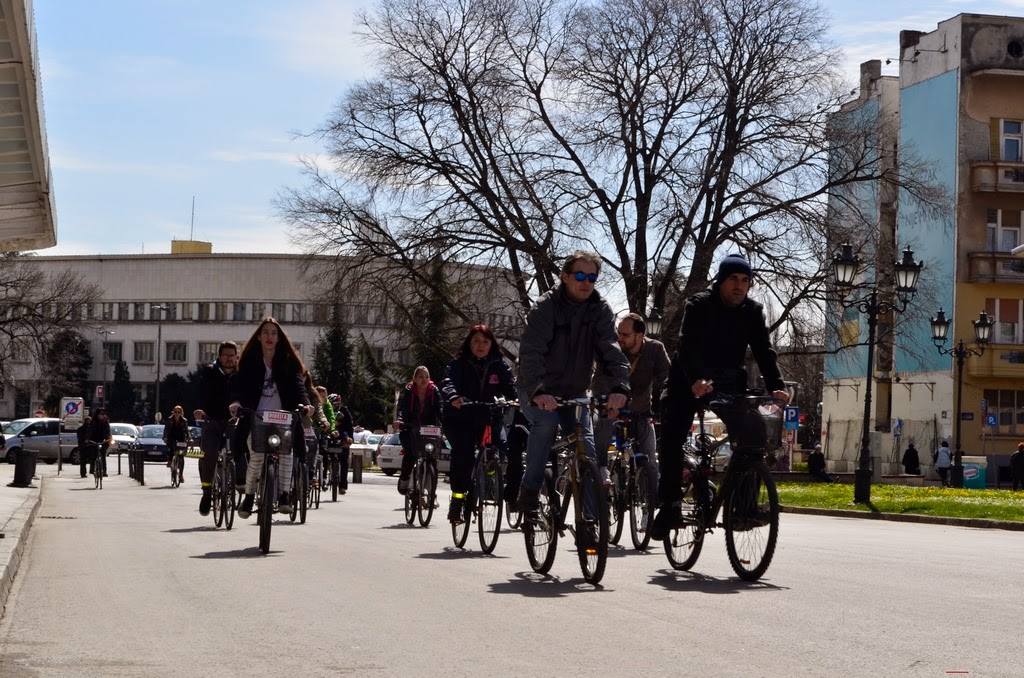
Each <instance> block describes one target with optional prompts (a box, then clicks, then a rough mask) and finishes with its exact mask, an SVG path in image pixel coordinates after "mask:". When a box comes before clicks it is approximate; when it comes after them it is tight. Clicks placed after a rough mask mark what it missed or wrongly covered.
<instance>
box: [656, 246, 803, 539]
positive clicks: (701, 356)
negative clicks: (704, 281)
mask: <svg viewBox="0 0 1024 678" xmlns="http://www.w3.org/2000/svg"><path fill="white" fill-rule="evenodd" d="M753 275H754V273H753V269H752V268H751V267H750V264H749V263H748V262H747V260H746V259H744V258H743V257H742V256H740V255H738V254H730V255H729V256H727V257H726V258H725V259H723V260H722V263H721V264H720V265H719V267H718V275H717V276H716V277H715V282H714V284H713V285H712V286H711V288H710V289H709V290H707V291H704V292H700V293H698V294H695V295H693V296H692V297H691V298H690V299H689V300H687V302H686V306H685V307H684V309H683V323H682V327H681V328H680V331H679V341H678V342H677V343H676V350H675V354H674V355H673V356H672V366H671V369H670V370H669V376H668V382H667V384H666V389H665V395H664V397H663V398H662V406H661V411H662V449H661V454H660V455H659V457H658V465H659V467H660V470H661V483H660V485H659V488H658V495H659V498H660V499H661V510H660V511H659V512H658V515H657V517H655V519H654V522H653V524H652V526H651V537H652V538H654V539H663V538H664V537H665V535H666V534H668V532H669V530H671V529H672V527H673V526H674V525H676V524H678V523H679V521H680V519H681V509H680V506H679V501H680V500H681V499H682V493H683V492H682V474H683V443H684V442H685V441H686V438H687V436H688V435H689V434H690V428H691V427H692V425H693V416H694V414H695V413H696V410H697V404H698V403H697V401H698V399H699V398H703V397H704V396H706V395H708V394H709V393H711V392H712V391H718V392H724V393H743V392H744V391H746V388H747V374H746V371H745V370H744V369H743V363H744V360H745V358H746V353H747V347H748V346H749V347H750V351H751V353H752V354H753V356H754V360H755V361H756V362H757V366H758V368H760V370H761V376H762V377H763V378H764V381H765V385H766V386H767V387H768V388H769V389H770V390H771V391H772V395H773V396H774V397H775V398H777V399H779V400H783V401H786V400H788V399H789V394H788V393H786V391H785V390H784V389H785V384H784V383H783V381H782V373H781V372H780V371H779V365H778V356H777V355H776V353H775V351H774V350H773V349H772V345H771V339H770V337H769V336H768V326H767V323H766V322H765V318H764V307H763V306H761V304H759V303H757V302H756V301H754V300H752V299H750V298H749V297H748V296H747V293H748V292H749V290H750V283H751V279H752V278H753ZM716 412H717V413H718V415H719V416H720V417H721V418H722V421H723V422H724V423H725V425H726V428H728V429H729V432H730V435H732V436H734V440H736V441H737V443H740V444H743V445H748V446H750V447H755V446H757V445H759V444H760V445H762V446H763V444H764V442H765V441H764V437H765V432H764V426H763V424H762V425H761V426H760V428H758V426H757V424H759V423H760V419H759V418H758V421H757V422H753V421H752V420H750V419H749V418H747V417H745V416H744V414H745V412H743V411H739V410H722V411H719V410H716Z"/></svg>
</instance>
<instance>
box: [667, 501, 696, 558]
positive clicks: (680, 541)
mask: <svg viewBox="0 0 1024 678" xmlns="http://www.w3.org/2000/svg"><path fill="white" fill-rule="evenodd" d="M682 514H683V525H682V526H680V527H674V528H672V529H671V530H669V532H668V535H667V536H666V537H665V540H664V544H665V556H666V557H667V558H668V562H669V565H671V566H672V567H673V568H675V569H677V570H689V569H690V568H691V567H693V566H694V565H696V564H697V559H698V558H700V551H701V549H702V548H704V526H703V525H704V524H703V521H702V520H701V517H700V509H699V508H697V506H696V504H694V503H693V501H692V500H690V499H684V500H683V507H682Z"/></svg>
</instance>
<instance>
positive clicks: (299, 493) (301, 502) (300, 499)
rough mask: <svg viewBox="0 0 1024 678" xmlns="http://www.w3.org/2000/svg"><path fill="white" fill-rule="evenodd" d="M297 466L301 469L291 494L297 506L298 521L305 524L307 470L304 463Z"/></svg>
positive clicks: (307, 491)
mask: <svg viewBox="0 0 1024 678" xmlns="http://www.w3.org/2000/svg"><path fill="white" fill-rule="evenodd" d="M299 467H300V468H301V469H302V470H301V472H300V473H299V484H298V486H292V496H293V497H295V499H293V501H294V502H295V503H296V504H298V507H299V523H300V524H301V525H305V524H306V512H307V510H308V508H309V470H308V469H307V468H306V465H305V464H299Z"/></svg>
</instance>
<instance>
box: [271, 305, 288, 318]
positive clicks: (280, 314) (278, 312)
mask: <svg viewBox="0 0 1024 678" xmlns="http://www.w3.org/2000/svg"><path fill="white" fill-rule="evenodd" d="M273 308H274V317H275V318H276V319H277V322H279V323H283V322H285V320H284V304H274V306H273Z"/></svg>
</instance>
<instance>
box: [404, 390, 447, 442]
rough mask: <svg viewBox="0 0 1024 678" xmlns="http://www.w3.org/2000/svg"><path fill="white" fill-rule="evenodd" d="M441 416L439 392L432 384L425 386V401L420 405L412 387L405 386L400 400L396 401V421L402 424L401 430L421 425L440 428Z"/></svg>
mask: <svg viewBox="0 0 1024 678" xmlns="http://www.w3.org/2000/svg"><path fill="white" fill-rule="evenodd" d="M421 415H422V416H421ZM442 416H443V415H442V413H441V392H440V391H439V390H438V389H437V386H435V385H434V382H432V381H431V382H430V383H428V384H427V396H426V401H425V402H422V403H421V402H420V399H419V398H418V397H417V396H416V389H415V388H413V385H412V384H411V383H410V384H406V386H405V389H404V390H403V391H402V396H401V398H399V399H398V421H400V422H402V428H403V429H406V430H408V429H411V428H412V427H414V426H422V425H426V426H440V425H441V420H442Z"/></svg>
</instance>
